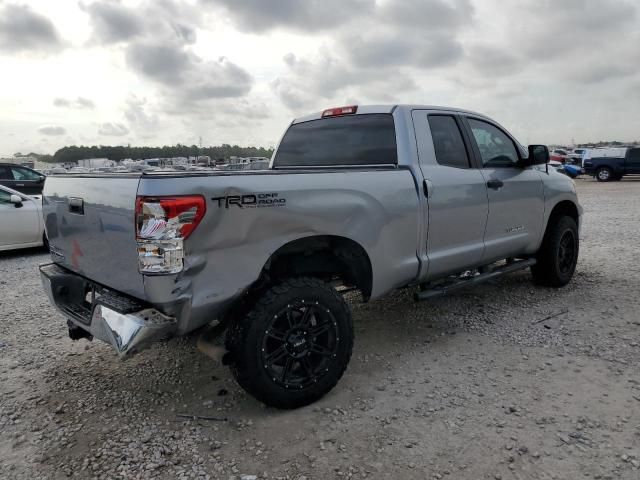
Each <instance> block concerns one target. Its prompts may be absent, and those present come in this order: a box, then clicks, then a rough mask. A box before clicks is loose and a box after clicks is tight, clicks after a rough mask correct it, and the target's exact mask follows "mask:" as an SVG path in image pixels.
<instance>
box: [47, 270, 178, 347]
mask: <svg viewBox="0 0 640 480" xmlns="http://www.w3.org/2000/svg"><path fill="white" fill-rule="evenodd" d="M40 277H41V279H42V284H43V286H44V289H45V291H46V292H47V296H48V297H49V300H50V301H51V303H52V304H53V305H54V306H55V307H56V308H57V309H58V310H59V311H60V312H62V313H63V314H64V315H65V316H66V317H67V318H68V319H69V321H70V322H71V324H72V325H73V328H79V329H81V330H83V331H84V332H87V334H88V335H85V336H86V337H91V336H92V337H95V338H97V339H99V340H102V341H103V342H106V343H108V344H110V345H111V346H112V347H113V348H114V349H115V351H116V352H117V353H118V355H120V356H121V357H126V356H129V355H132V354H134V353H137V352H139V351H140V350H142V349H144V348H145V347H147V346H149V345H150V344H151V343H153V342H155V341H158V340H161V339H163V338H167V337H170V336H171V335H172V334H173V333H174V332H175V330H176V328H177V320H176V319H175V318H174V317H171V316H167V315H165V314H163V313H162V312H160V311H158V310H156V309H154V308H150V307H149V306H148V305H145V304H143V303H141V302H139V301H137V300H135V299H132V298H130V297H127V296H125V295H122V294H120V293H118V292H114V291H113V290H110V289H107V288H105V287H102V286H100V285H97V284H94V283H92V282H90V281H89V280H87V279H85V278H84V277H82V276H80V275H77V274H75V273H72V272H70V271H68V270H65V269H63V268H61V267H60V266H58V265H56V264H55V263H51V264H47V265H41V266H40ZM70 328H71V327H70ZM75 338H78V336H77V334H76V335H75Z"/></svg>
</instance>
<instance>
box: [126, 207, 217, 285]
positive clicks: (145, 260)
mask: <svg viewBox="0 0 640 480" xmlns="http://www.w3.org/2000/svg"><path fill="white" fill-rule="evenodd" d="M205 211H206V202H205V199H204V197H203V196H201V195H190V196H180V197H138V198H137V199H136V219H135V220H136V239H137V241H138V267H139V270H140V273H144V274H170V273H178V272H181V271H182V268H183V259H184V250H183V243H184V240H185V239H186V238H188V237H189V235H191V233H192V232H193V231H194V230H195V228H196V227H197V226H198V224H199V223H200V221H201V220H202V218H203V217H204V214H205Z"/></svg>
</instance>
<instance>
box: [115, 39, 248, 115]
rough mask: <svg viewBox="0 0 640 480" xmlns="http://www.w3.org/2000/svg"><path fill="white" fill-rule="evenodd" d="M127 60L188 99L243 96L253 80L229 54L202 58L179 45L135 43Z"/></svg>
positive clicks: (184, 98)
mask: <svg viewBox="0 0 640 480" xmlns="http://www.w3.org/2000/svg"><path fill="white" fill-rule="evenodd" d="M127 64H128V65H129V67H130V68H131V69H133V70H134V71H137V72H138V73H140V74H141V75H143V76H144V77H146V78H148V79H149V80H152V81H154V82H157V83H159V84H161V85H162V86H164V87H168V88H170V89H171V90H170V91H169V90H168V91H169V92H170V95H172V96H173V97H175V98H177V99H181V100H182V101H186V102H198V101H206V100H210V99H216V98H229V97H240V96H243V95H245V94H247V93H248V92H249V90H250V89H251V86H252V83H253V79H252V77H251V75H249V73H248V72H247V71H246V70H244V69H242V68H241V67H239V66H238V65H236V64H234V63H233V62H231V61H230V60H228V59H227V58H225V57H221V58H219V59H218V60H214V61H211V60H203V59H201V58H200V57H198V56H197V55H195V54H194V53H192V52H190V51H188V50H187V49H185V48H184V47H183V46H180V45H171V44H166V43H164V44H157V43H133V44H131V45H130V46H129V47H128V49H127Z"/></svg>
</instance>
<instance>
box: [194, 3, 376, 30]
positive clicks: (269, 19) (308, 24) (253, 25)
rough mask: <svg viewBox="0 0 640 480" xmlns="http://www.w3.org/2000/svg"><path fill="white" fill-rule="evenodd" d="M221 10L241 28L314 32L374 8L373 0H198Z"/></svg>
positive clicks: (347, 20) (348, 20) (344, 21)
mask: <svg viewBox="0 0 640 480" xmlns="http://www.w3.org/2000/svg"><path fill="white" fill-rule="evenodd" d="M201 3H202V4H204V5H214V6H217V7H222V8H223V9H224V10H225V11H226V13H228V15H229V16H230V17H231V19H232V20H233V21H234V23H235V24H237V25H238V26H239V27H240V28H241V29H243V30H247V31H248V32H249V33H251V32H264V31H267V30H271V29H274V28H280V27H282V28H291V29H295V30H298V31H304V32H310V31H311V32H316V31H320V30H325V29H331V28H336V27H338V26H340V25H343V24H345V23H348V22H350V21H353V20H354V19H356V18H359V17H361V16H363V15H366V14H367V13H368V12H373V10H374V9H375V0H303V1H300V0H279V1H275V2H274V1H271V2H270V1H264V0H201Z"/></svg>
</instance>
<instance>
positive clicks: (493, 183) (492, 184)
mask: <svg viewBox="0 0 640 480" xmlns="http://www.w3.org/2000/svg"><path fill="white" fill-rule="evenodd" d="M487 187H489V188H492V189H493V190H499V189H500V188H502V187H504V183H503V182H502V180H489V181H488V182H487Z"/></svg>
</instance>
